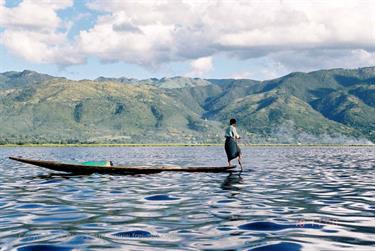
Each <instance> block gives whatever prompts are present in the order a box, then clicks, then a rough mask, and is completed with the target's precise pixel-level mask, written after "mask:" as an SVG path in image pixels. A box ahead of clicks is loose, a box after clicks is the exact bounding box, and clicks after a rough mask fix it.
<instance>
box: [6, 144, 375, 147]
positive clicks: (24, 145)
mask: <svg viewBox="0 0 375 251" xmlns="http://www.w3.org/2000/svg"><path fill="white" fill-rule="evenodd" d="M239 145H240V146H241V147H375V144H241V143H240V144H239ZM207 146H223V144H214V143H207V144H183V143H166V144H156V143H155V144H87V143H85V144H3V145H0V147H207Z"/></svg>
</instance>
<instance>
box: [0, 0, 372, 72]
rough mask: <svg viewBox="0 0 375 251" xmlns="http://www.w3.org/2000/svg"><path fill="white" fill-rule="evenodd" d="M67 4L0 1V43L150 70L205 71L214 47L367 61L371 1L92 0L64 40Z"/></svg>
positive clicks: (243, 54)
mask: <svg viewBox="0 0 375 251" xmlns="http://www.w3.org/2000/svg"><path fill="white" fill-rule="evenodd" d="M71 5H72V0H57V1H47V0H44V1H42V0H34V1H31V0H24V1H23V2H22V3H21V4H19V5H18V6H17V7H14V8H6V7H5V6H4V1H3V0H2V1H1V0H0V27H2V28H4V29H5V32H2V33H0V42H1V43H3V44H4V45H5V46H6V47H7V48H8V49H9V50H11V51H12V52H13V53H15V54H17V55H19V56H22V57H24V58H26V59H28V60H30V61H32V62H45V63H56V64H78V63H83V62H84V61H85V58H87V57H89V56H96V57H98V58H99V59H101V60H103V61H107V62H118V61H122V62H127V63H134V64H138V65H142V66H145V67H151V68H157V67H158V66H160V65H161V64H163V63H169V62H175V61H187V62H193V63H192V65H191V66H192V73H193V72H194V74H197V75H199V74H201V75H204V74H205V73H207V72H208V71H210V70H212V57H214V56H215V55H216V54H219V53H221V54H223V53H224V54H226V55H228V56H230V57H236V58H238V59H239V60H242V59H249V58H262V57H265V58H268V59H269V61H270V62H271V63H270V65H275V64H276V65H280V67H279V68H280V69H283V70H284V69H292V70H294V69H299V68H303V69H311V68H315V67H319V66H320V67H319V68H323V67H325V66H326V65H328V66H333V67H335V66H337V65H349V66H355V65H357V64H359V65H369V64H374V51H375V19H374V17H375V1H371V0H359V1H356V0H331V1H313V0H300V1H297V0H283V1H281V0H280V1H279V0H273V1H272V0H270V1H260V0H252V1H242V0H238V1H184V0H180V1H178V0H161V1H122V0H112V1H102V0H96V1H89V2H88V3H87V6H88V7H89V8H90V9H92V10H95V11H97V12H99V13H101V14H100V16H99V17H98V19H97V22H96V24H95V25H94V26H93V27H92V28H90V29H88V30H82V31H81V32H80V33H79V35H77V36H76V37H75V38H74V39H73V40H69V39H68V38H67V34H66V33H62V32H59V30H61V29H62V28H64V27H66V26H67V25H66V24H64V22H63V21H62V20H61V18H59V16H58V14H57V11H58V10H61V9H64V8H67V7H69V6H71ZM68 27H69V26H68ZM344 61H345V62H344ZM283 70H276V71H275V70H269V71H271V73H269V75H272V74H273V75H275V72H281V71H283ZM265 74H267V73H265Z"/></svg>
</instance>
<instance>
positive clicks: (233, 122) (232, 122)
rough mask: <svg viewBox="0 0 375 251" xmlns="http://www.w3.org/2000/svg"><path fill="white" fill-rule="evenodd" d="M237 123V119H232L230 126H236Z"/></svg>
mask: <svg viewBox="0 0 375 251" xmlns="http://www.w3.org/2000/svg"><path fill="white" fill-rule="evenodd" d="M236 123H237V121H236V119H230V121H229V124H230V125H236Z"/></svg>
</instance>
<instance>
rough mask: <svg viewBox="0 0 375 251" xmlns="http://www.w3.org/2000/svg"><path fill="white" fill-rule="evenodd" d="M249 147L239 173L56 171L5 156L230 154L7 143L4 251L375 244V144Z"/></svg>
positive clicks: (195, 158) (198, 157)
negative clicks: (98, 172)
mask: <svg viewBox="0 0 375 251" xmlns="http://www.w3.org/2000/svg"><path fill="white" fill-rule="evenodd" d="M242 150H243V152H244V160H243V164H244V171H243V172H242V173H240V172H232V173H171V172H164V173H158V174H151V175H122V176H121V175H98V174H92V175H68V174H59V173H56V172H55V173H54V172H53V171H49V170H47V169H43V168H39V167H33V166H30V165H27V164H22V163H17V162H14V161H11V160H9V159H7V157H8V156H23V157H28V158H36V159H48V160H78V161H85V160H101V159H106V160H113V162H115V163H116V164H117V163H130V164H178V165H225V164H226V160H225V154H224V150H223V147H82V148H80V147H66V148H37V147H35V148H26V147H25V148H22V147H19V148H0V246H1V250H13V249H15V250H72V249H74V250H87V249H90V250H103V249H113V250H118V249H123V250H165V249H166V248H168V249H170V250H232V249H234V250H257V251H259V250H292V251H294V250H375V173H374V170H375V148H374V147H336V148H335V147H321V148H319V147H280V148H278V147H257V148H254V147H249V148H243V149H242Z"/></svg>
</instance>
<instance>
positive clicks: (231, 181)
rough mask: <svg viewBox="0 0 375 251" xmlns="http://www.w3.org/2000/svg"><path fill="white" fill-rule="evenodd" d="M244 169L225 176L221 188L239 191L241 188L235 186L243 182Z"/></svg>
mask: <svg viewBox="0 0 375 251" xmlns="http://www.w3.org/2000/svg"><path fill="white" fill-rule="evenodd" d="M241 174H242V170H241V171H239V172H230V173H229V175H228V176H227V177H226V178H225V180H224V181H223V183H221V186H220V187H221V189H223V190H233V191H238V190H240V189H241V188H239V187H237V186H235V185H236V184H242V177H241Z"/></svg>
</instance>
